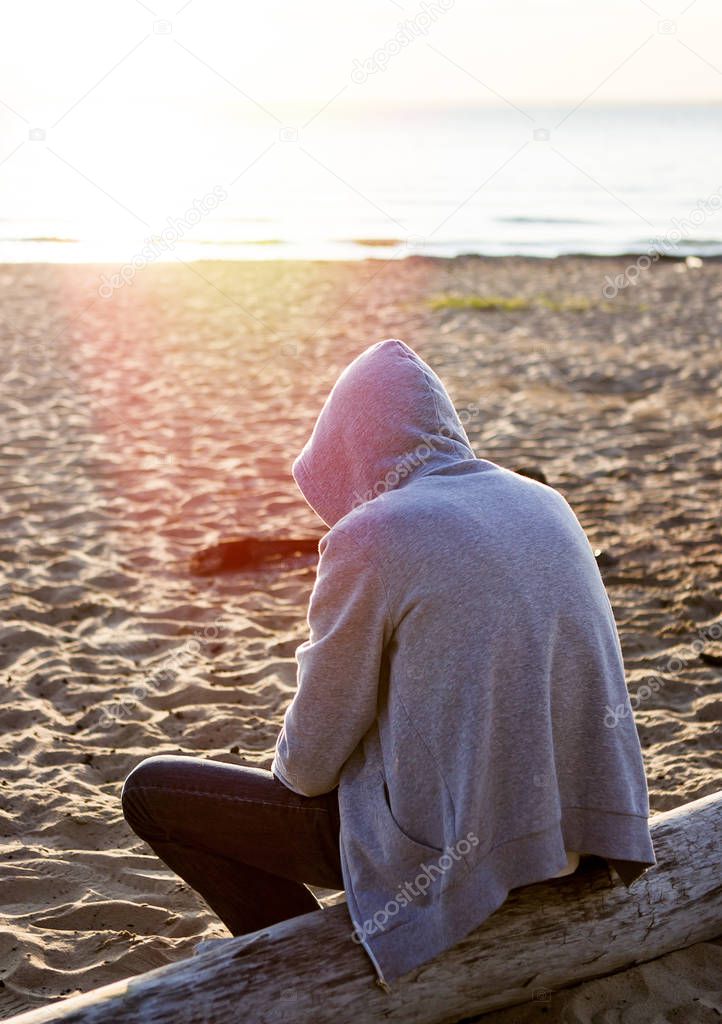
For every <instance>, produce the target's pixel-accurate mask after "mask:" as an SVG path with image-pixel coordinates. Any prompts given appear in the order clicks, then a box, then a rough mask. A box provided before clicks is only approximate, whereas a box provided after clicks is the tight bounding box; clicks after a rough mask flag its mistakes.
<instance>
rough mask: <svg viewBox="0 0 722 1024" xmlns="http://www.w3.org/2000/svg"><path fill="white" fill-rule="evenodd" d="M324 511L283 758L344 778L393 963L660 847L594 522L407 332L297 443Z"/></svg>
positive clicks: (304, 783)
mask: <svg viewBox="0 0 722 1024" xmlns="http://www.w3.org/2000/svg"><path fill="white" fill-rule="evenodd" d="M293 474H294V478H295V480H296V482H297V484H298V486H299V487H300V489H301V491H302V492H303V494H304V496H305V498H306V500H307V501H308V503H309V504H310V505H311V507H312V508H313V509H314V510H315V511H316V512H317V514H318V515H319V516H320V517H321V519H322V520H323V521H324V523H325V524H326V525H327V526H328V527H329V531H328V533H326V534H325V536H324V537H323V538H322V540H321V542H320V545H319V552H320V559H319V564H318V575H317V579H316V583H315V586H314V589H313V593H312V595H311V601H310V605H309V610H308V624H309V629H310V636H309V639H308V640H306V641H305V642H304V643H303V644H301V646H300V647H299V648H298V649H297V651H296V658H297V661H298V687H297V691H296V694H295V696H294V698H293V700H292V702H291V704H290V705H289V707H288V709H287V711H286V714H285V718H284V724H283V729H282V731H281V733H280V735H279V738H278V742H277V746H276V752H275V757H274V761H273V765H272V771H273V772H274V774H275V775H276V776H277V777H278V778H279V779H280V780H281V781H282V782H283V783H284V784H285V785H287V786H288V787H289V788H291V789H292V790H294V791H295V792H297V793H300V794H302V795H305V796H315V795H318V794H321V793H325V792H329V791H331V790H332V789H334V787H336V786H338V787H339V793H338V796H339V808H340V817H341V834H340V848H341V866H342V871H343V879H344V886H345V889H346V897H347V905H348V910H349V913H350V916H351V920H352V924H353V931H352V930H351V927H350V928H349V940H350V941H356V942H358V943H360V944H361V945H362V946H363V948H364V949H365V950H366V952H367V953H368V955H369V957H370V958H371V960H372V962H373V964H374V967H375V969H376V972H377V975H378V977H379V980H380V981H381V983H382V984H388V982H389V981H392V980H394V979H395V978H397V977H399V976H401V975H402V974H405V973H406V972H408V971H410V970H412V969H413V968H415V967H417V966H419V965H420V964H422V963H424V962H425V961H427V960H429V959H430V958H431V957H434V956H436V955H437V954H439V953H441V952H443V951H444V950H446V949H448V948H449V947H450V946H452V945H454V944H455V943H456V942H458V941H460V940H461V939H462V938H463V937H464V936H465V935H467V934H468V933H469V932H470V931H472V930H473V929H475V928H477V927H478V926H479V925H480V924H481V923H482V922H483V921H484V920H485V919H486V918H488V917H489V915H490V914H492V913H493V912H494V910H496V909H497V908H498V907H499V906H500V905H501V904H502V903H503V902H504V900H505V899H506V897H507V894H508V892H509V890H510V889H513V888H516V887H517V886H521V885H527V884H530V883H533V882H537V881H541V880H542V879H546V878H549V877H551V876H552V875H554V874H556V873H557V872H558V871H560V870H561V869H563V868H564V867H565V865H566V864H567V854H566V852H565V851H567V850H573V851H579V852H581V853H586V854H596V855H597V856H599V857H602V858H605V859H606V860H607V861H608V862H609V863H610V864H612V865H613V867H614V868H615V870H616V871H617V873H618V875H619V876H620V878H621V879H622V881H623V882H624V884H625V885H627V886H629V885H630V884H631V882H632V881H633V880H634V879H635V878H637V877H638V876H639V875H641V874H642V872H643V871H644V870H645V869H646V868H647V867H649V866H650V865H652V864H654V863H655V857H654V851H653V848H652V842H651V838H650V834H649V827H648V813H649V804H648V795H647V785H646V780H645V774H644V766H643V762H642V754H641V750H640V745H639V740H638V737H637V732H636V728H635V724H634V719H633V715H632V709H631V705H630V702H629V696H628V693H627V687H626V682H625V677H624V667H623V663H622V653H621V649H620V644H619V638H618V635H617V630H616V627H615V623H614V616H613V613H612V609H611V606H610V603H609V599H608V597H607V594H606V591H605V589H604V584H603V582H602V579H601V576H600V574H599V570H598V568H597V565H596V562H595V559H594V554H593V552H592V550H591V548H590V546H589V542H588V540H587V538H586V536H585V534H584V531H583V530H582V527H581V526H580V524H579V522H578V520H577V519H576V517H575V515H574V513H573V511H572V510H571V508H570V507H569V505H568V504H567V502H566V501H565V499H564V498H563V497H562V496H561V495H560V494H559V493H558V492H557V491H555V490H553V489H552V488H551V487H547V486H545V485H544V484H541V483H537V482H536V481H533V480H530V479H527V478H526V477H522V476H519V475H518V474H516V473H512V472H510V471H508V470H506V469H503V468H502V467H500V466H497V465H495V464H494V463H493V462H489V461H487V460H485V459H478V458H476V456H475V455H474V453H473V451H472V449H471V445H470V443H469V439H468V437H467V435H466V432H465V430H464V427H463V425H462V423H461V420H460V418H459V416H458V415H457V413H456V411H455V410H454V407H453V405H452V403H451V400H450V398H449V396H448V394H447V392H446V390H445V388H444V385H443V384H442V382H441V381H440V379H439V378H438V376H437V375H436V374H435V373H434V372H433V370H431V369H430V367H429V366H427V364H426V363H425V362H424V361H423V360H422V359H420V357H419V356H418V355H417V354H416V353H415V352H414V351H413V350H412V349H410V348H409V347H408V346H407V345H405V344H404V343H403V342H401V341H396V340H389V341H382V342H379V343H378V344H376V345H373V346H372V347H371V348H368V349H367V350H366V351H365V352H363V353H362V354H361V355H360V356H359V357H358V358H357V359H355V360H354V361H353V362H352V363H351V364H350V366H348V367H347V368H346V369H345V370H344V372H343V373H342V374H341V376H340V377H339V379H338V381H337V382H336V384H335V386H334V388H333V390H332V391H331V393H330V395H329V397H328V399H327V400H326V403H325V404H324V406H323V409H322V410H321V413H320V415H319V417H318V421H317V422H316V425H315V427H314V430H313V434H312V436H311V438H310V439H309V441H308V443H307V444H306V446H305V447H304V449H303V451H302V452H301V454H300V455H299V457H298V458H297V459H296V461H295V463H294V465H293Z"/></svg>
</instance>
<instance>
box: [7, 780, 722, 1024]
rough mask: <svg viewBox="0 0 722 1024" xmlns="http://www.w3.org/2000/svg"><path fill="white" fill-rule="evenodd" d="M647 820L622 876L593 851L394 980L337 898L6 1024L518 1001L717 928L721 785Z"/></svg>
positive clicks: (378, 1010)
mask: <svg viewBox="0 0 722 1024" xmlns="http://www.w3.org/2000/svg"><path fill="white" fill-rule="evenodd" d="M651 830H652V837H653V841H654V846H655V852H656V856H657V865H656V866H655V867H653V868H651V869H649V870H648V871H647V872H646V873H645V874H644V875H643V876H642V877H641V878H640V879H638V880H637V881H636V882H635V883H634V884H633V885H632V888H631V889H630V890H627V889H626V888H625V886H624V885H622V883H621V882H619V881H616V882H614V880H613V877H612V875H611V873H610V871H609V869H608V868H607V866H606V863H605V862H604V861H596V862H595V860H594V859H590V861H589V863H591V864H592V867H591V868H590V869H589V870H582V869H581V868H580V871H579V872H578V873H577V874H574V875H569V876H567V877H566V878H561V879H556V880H554V881H549V882H541V883H539V884H537V885H532V886H525V887H523V888H521V889H516V890H514V891H513V892H512V893H510V895H509V897H508V899H507V901H506V902H505V903H504V905H503V906H502V907H501V908H500V909H499V910H497V911H496V913H494V914H493V915H492V916H491V917H490V918H489V919H488V920H487V921H485V922H484V924H483V925H482V926H481V927H480V928H478V929H477V930H476V931H475V932H473V933H472V934H471V935H469V936H467V938H466V939H464V940H463V941H462V942H460V943H459V944H458V945H457V946H455V947H454V948H453V949H451V950H448V951H447V952H446V953H444V954H443V955H442V956H440V957H437V958H436V959H435V960H433V961H430V962H429V963H428V964H426V965H424V966H422V967H421V968H418V969H417V970H416V971H414V972H412V973H410V974H408V975H406V976H405V977H404V978H402V979H400V980H399V981H397V982H396V983H395V984H394V985H393V986H392V992H391V994H389V993H387V992H384V991H383V990H382V989H381V988H380V987H379V986H378V985H377V984H376V983H375V975H374V972H373V970H372V968H371V965H370V963H369V961H368V959H367V957H366V954H365V953H364V952H363V951H362V950H361V949H360V948H359V946H358V945H357V944H356V943H354V942H353V941H351V925H350V920H349V917H348V912H347V910H346V908H345V906H336V907H333V908H331V909H326V910H320V911H316V912H315V913H312V914H306V915H305V916H304V917H297V918H294V919H293V920H290V921H285V922H283V923H282V924H280V925H276V926H274V927H273V928H270V929H266V930H263V931H259V932H255V933H254V934H253V935H248V936H242V937H239V938H235V939H229V940H228V941H226V942H221V943H219V944H218V946H217V947H216V948H210V949H208V950H207V951H205V952H201V953H200V954H198V955H197V956H193V957H190V958H188V959H187V960H183V961H181V962H180V963H177V964H170V965H168V966H166V967H161V968H158V969H156V970H153V971H149V972H148V973H147V974H141V975H139V976H137V977H134V978H128V979H126V980H124V981H119V982H115V983H113V984H111V985H105V986H104V987H103V988H99V989H96V990H95V991H92V992H88V993H85V994H84V995H80V996H74V997H71V998H69V999H66V1000H63V1001H61V1002H56V1003H53V1004H50V1005H49V1006H44V1007H40V1008H38V1009H36V1010H31V1011H30V1012H29V1013H24V1014H21V1015H20V1016H16V1017H13V1018H12V1024H56V1022H57V1024H60V1022H64V1024H101V1022H102V1024H108V1022H109V1021H112V1022H113V1024H225V1022H228V1021H237V1020H242V1021H249V1022H253V1024H279V1022H281V1021H288V1022H294V1024H306V1022H308V1024H325V1022H329V1024H330V1022H333V1024H338V1022H342V1024H343V1022H346V1021H353V1022H354V1024H371V1022H379V1021H385V1022H388V1021H399V1022H403V1024H450V1022H453V1021H458V1020H460V1019H461V1018H463V1017H469V1016H472V1015H474V1014H477V1013H483V1012H486V1011H488V1010H493V1009H497V1008H500V1007H503V1006H511V1005H515V1004H518V1003H521V1002H526V1001H529V1000H531V999H533V998H535V997H536V998H539V997H540V996H539V993H540V992H544V991H545V990H554V989H558V988H564V987H566V986H568V985H572V984H576V983H578V982H580V981H584V980H586V979H589V978H595V977H599V976H601V975H604V974H608V973H610V972H611V971H615V970H618V969H619V968H621V967H625V966H631V965H632V964H636V963H643V962H645V961H647V960H652V959H654V958H655V957H658V956H661V955H663V954H664V953H668V952H670V951H672V950H674V949H681V948H682V947H684V946H688V945H691V944H692V943H695V942H700V941H703V940H705V939H710V938H714V937H716V936H718V935H720V934H722V791H720V792H718V793H715V794H712V795H710V796H707V797H704V798H702V799H700V800H695V801H694V802H693V803H690V804H686V805H684V806H682V807H678V808H676V809H675V810H673V811H668V812H666V813H664V814H658V815H655V816H653V818H652V819H651ZM595 863H596V866H594V865H595ZM6 1024H10V1022H6Z"/></svg>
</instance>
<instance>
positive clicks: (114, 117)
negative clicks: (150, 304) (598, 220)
mask: <svg viewBox="0 0 722 1024" xmlns="http://www.w3.org/2000/svg"><path fill="white" fill-rule="evenodd" d="M0 12H1V13H2V27H3V31H2V33H1V34H0V236H2V235H3V232H4V234H5V235H7V236H8V237H11V236H12V237H13V238H14V237H16V236H17V237H24V236H25V235H29V236H31V237H32V238H36V237H38V236H41V237H42V236H45V235H46V234H48V235H50V236H52V237H56V236H57V237H66V236H68V237H75V236H76V235H79V236H83V237H84V236H85V235H87V234H89V233H91V232H92V233H94V235H99V236H103V237H106V236H107V237H109V238H110V237H116V238H117V237H120V234H121V233H122V232H127V233H128V238H131V237H133V238H134V237H135V236H136V234H137V233H138V232H141V231H144V232H145V231H148V230H149V227H148V226H149V225H155V224H156V223H157V222H159V221H160V222H163V221H164V218H165V214H166V212H167V211H168V210H170V211H176V210H181V211H182V210H184V209H185V207H186V206H187V205H188V202H189V199H188V197H189V196H194V195H202V194H204V192H205V191H207V190H208V189H209V188H210V187H211V185H213V184H217V183H219V182H223V183H225V184H226V185H227V186H228V188H229V190H232V191H233V195H234V197H235V198H234V201H236V200H237V194H238V193H239V192H240V191H243V190H245V193H247V197H246V198H245V199H244V201H243V213H244V217H245V220H248V217H249V211H250V213H251V214H253V215H254V216H255V214H256V212H258V211H260V212H261V213H263V212H264V211H266V210H267V209H273V210H276V209H277V208H278V207H279V204H280V203H281V202H282V201H283V200H284V199H285V198H286V195H287V194H289V195H290V199H291V201H292V203H295V206H294V209H293V210H292V211H291V212H292V213H293V216H294V217H297V216H301V215H303V216H305V217H306V218H307V219H308V220H309V224H310V221H312V220H313V218H315V217H316V216H317V211H316V208H315V207H314V208H313V209H307V208H306V207H307V202H306V198H305V197H306V196H308V195H311V194H314V195H322V196H323V195H324V190H325V189H326V188H328V189H330V188H336V189H340V190H341V191H343V188H345V189H346V190H347V194H351V193H353V194H354V195H355V196H356V198H359V193H363V195H364V196H365V197H366V198H367V199H369V196H370V198H371V200H372V201H371V203H370V205H371V207H373V205H374V203H375V204H376V207H378V206H379V205H380V206H382V207H384V209H385V208H386V206H385V204H386V201H387V200H384V201H383V202H381V201H380V200H378V199H376V198H374V197H375V196H376V191H375V189H376V188H377V186H378V189H379V190H382V189H383V190H385V192H386V193H388V191H389V188H390V187H391V186H393V185H394V182H393V181H391V182H375V179H376V178H379V176H380V172H379V173H377V168H381V170H383V169H384V166H385V165H384V159H383V158H384V152H383V147H384V146H386V147H387V149H388V148H394V147H396V148H398V147H400V146H401V147H403V146H404V145H406V146H407V149H409V152H410V154H411V158H412V166H414V165H413V160H415V159H416V153H417V152H419V151H421V150H423V149H424V147H426V153H427V157H428V158H429V159H430V158H431V157H432V156H433V157H434V158H436V159H437V161H438V162H439V169H438V172H437V179H438V180H441V179H442V178H443V179H444V180H446V179H447V178H449V177H450V174H451V171H452V170H455V169H456V168H455V166H454V158H453V157H452V155H451V154H450V153H448V152H446V150H445V143H444V140H443V139H441V140H439V139H437V140H435V141H433V150H434V152H433V153H431V147H432V140H430V139H429V138H427V137H426V135H425V133H426V131H427V129H426V128H425V126H424V125H425V122H424V121H423V113H424V111H426V110H427V109H428V108H430V107H432V106H433V107H439V108H441V109H442V110H443V111H444V114H443V117H446V111H447V110H451V109H452V108H453V113H454V116H456V114H457V113H459V112H461V114H460V117H461V118H462V119H463V116H462V115H464V114H465V111H466V108H469V109H471V110H475V109H476V108H478V107H481V106H485V107H491V108H494V109H495V110H498V111H500V116H502V115H503V118H504V122H503V130H502V126H501V125H500V127H499V129H498V130H495V137H494V138H488V139H484V138H481V137H480V138H475V137H474V139H473V141H474V145H475V151H476V152H477V155H478V159H479V160H480V161H481V163H480V164H479V166H478V167H475V168H473V171H474V174H475V175H476V177H477V178H479V180H483V179H484V177H485V176H488V175H489V174H492V173H493V174H494V175H496V174H497V166H498V165H499V164H502V163H504V162H505V161H507V159H508V158H510V157H511V156H512V155H513V154H514V153H515V152H516V151H517V150H520V149H521V148H523V147H524V145H525V144H526V143H527V142H528V141H529V140H530V139H531V138H532V135H531V132H532V127H535V126H536V125H537V123H538V124H540V125H542V126H548V125H554V126H556V127H555V135H554V142H555V145H561V146H562V147H567V146H568V145H569V144H568V142H567V139H566V137H565V134H564V133H565V132H568V130H569V129H570V127H572V126H574V127H576V126H578V125H580V121H579V117H578V113H579V111H588V110H589V109H590V108H592V107H594V106H595V105H598V106H600V107H602V108H603V107H605V106H610V105H613V106H618V105H620V104H630V105H637V106H638V105H640V104H654V105H658V106H661V107H662V113H663V116H662V117H661V118H657V119H656V120H655V121H654V122H653V124H654V127H653V129H650V130H651V131H653V133H654V137H653V138H652V139H650V145H651V146H652V147H653V148H654V151H655V153H659V157H660V161H661V163H662V164H663V163H664V159H666V157H667V156H670V155H671V154H673V153H674V152H675V150H674V146H675V139H678V137H679V122H678V121H677V122H675V123H676V124H677V128H676V129H675V128H672V127H669V137H667V127H668V126H670V125H672V122H673V119H670V118H669V117H668V116H667V111H666V109H665V108H666V107H668V106H670V105H683V104H689V103H693V104H707V105H709V104H722V48H721V47H720V45H719V44H720V42H721V41H722V3H720V0H315V2H314V3H311V4H305V3H301V2H300V0H261V2H257V3H253V4H243V3H238V2H237V0H233V2H231V0H174V2H171V0H116V2H114V3H109V2H107V0H106V2H98V0H63V2H58V0H23V2H22V3H11V2H10V0H0ZM551 106H553V107H555V108H556V109H557V111H558V113H556V114H554V115H553V116H552V115H548V114H547V113H545V112H544V109H545V108H549V107H551ZM412 111H414V112H413V113H412ZM712 114H713V117H712V120H710V119H709V118H708V120H707V122H705V123H706V124H710V125H712V124H713V123H714V111H712ZM684 116H685V117H687V118H688V120H692V117H691V115H687V114H685V115H684ZM367 117H368V118H369V119H370V120H368V121H367V120H365V118H367ZM449 120H452V118H449ZM372 121H373V124H374V129H375V134H374V132H372V131H367V128H369V126H370V125H371V123H372ZM458 121H459V118H457V122H458ZM464 123H466V122H464ZM468 123H469V125H470V128H469V132H473V131H475V130H476V129H475V128H474V125H475V124H478V123H481V122H479V121H475V120H473V119H471V120H469V122H468ZM650 123H652V122H650ZM657 124H659V126H660V127H659V129H658V128H657ZM379 125H380V127H381V134H379V131H378V129H379ZM507 126H510V127H509V131H511V132H512V135H510V136H509V138H508V139H507V137H506V135H505V134H504V132H505V131H506V128H507ZM384 130H385V131H386V133H387V134H386V136H384V135H383V131H384ZM545 130H546V128H545ZM675 132H676V134H674V133H675ZM708 134H710V135H711V131H708ZM461 137H462V138H463V139H464V141H466V140H467V136H466V135H463V133H462V136H461ZM371 138H374V139H375V140H376V145H377V147H379V146H380V147H381V149H377V150H374V149H373V148H372V146H371V143H370V142H369V140H370V139H371ZM289 140H290V141H298V142H299V148H298V151H297V152H296V151H293V150H292V149H291V148H289V147H284V146H283V145H281V143H284V142H287V141H289ZM643 143H644V145H646V139H645V140H643ZM709 143H710V145H714V144H715V140H714V139H710V140H709ZM303 147H305V149H303V151H302V148H303ZM497 150H498V152H497ZM564 151H565V153H567V156H568V157H569V159H571V160H577V155H575V151H572V150H571V149H567V148H565V150H564ZM525 155H528V153H527V151H526V150H525ZM578 157H579V160H580V161H581V163H582V164H584V160H585V158H586V157H585V153H584V152H580V153H579V154H578ZM456 159H457V162H458V161H461V162H462V163H463V162H464V161H465V160H467V159H468V158H467V157H466V156H464V155H463V154H462V155H460V156H459V155H458V154H457V158H456ZM595 159H596V158H595ZM690 159H691V160H692V159H697V161H698V162H699V160H704V161H705V164H706V163H707V162H708V161H707V157H706V150H705V152H703V153H702V155H701V156H699V155H698V156H697V157H696V158H692V157H691V158H690ZM367 165H368V166H367ZM522 166H523V164H522V162H521V161H516V162H515V163H514V164H513V167H512V170H519V169H521V168H522ZM584 166H586V164H584ZM597 171H598V172H600V173H602V176H604V174H605V173H606V170H605V167H602V166H599V167H597V164H596V163H595V165H594V167H592V168H591V170H590V172H589V173H590V174H592V175H594V174H595V173H596V172H597ZM631 173H632V171H630V174H631ZM640 173H642V172H641V171H640ZM389 174H392V172H391V171H389ZM314 175H315V176H316V177H315V178H314ZM324 175H325V176H326V177H325V178H324V177H323V176H324ZM411 176H413V175H411ZM387 177H388V175H387ZM663 177H664V175H663ZM316 178H318V179H319V180H323V181H325V182H326V183H327V184H326V185H323V184H314V182H315V181H316ZM408 179H409V175H408V174H407V175H406V177H405V179H404V180H405V184H404V185H403V188H406V187H407V185H408ZM494 180H495V183H496V184H497V185H498V186H499V187H502V186H503V183H504V180H505V179H504V178H503V176H502V177H495V179H494ZM530 180H531V179H530ZM605 180H606V179H605ZM660 180H661V179H660ZM432 184H433V183H432ZM602 184H603V185H605V187H606V188H607V189H609V185H606V184H605V182H603V183H602ZM341 186H343V188H341ZM612 187H613V188H616V187H617V186H616V185H614V184H613V186H612ZM314 189H315V192H314ZM354 190H355V191H354ZM708 190H709V189H707V191H708ZM687 191H689V189H688V190H687ZM705 194H706V193H705ZM239 202H240V201H239ZM339 203H340V200H339ZM238 209H239V210H240V206H239V208H238ZM234 210H235V207H233V204H232V203H230V202H229V203H227V204H226V205H225V206H224V207H223V216H226V217H228V218H230V219H232V218H233V217H236V213H235V212H234ZM377 212H378V211H377ZM219 216H220V214H219ZM239 216H240V214H239ZM3 225H6V227H3ZM7 225H11V226H7ZM258 230H262V229H261V228H259V229H258ZM417 233H418V232H417Z"/></svg>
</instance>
